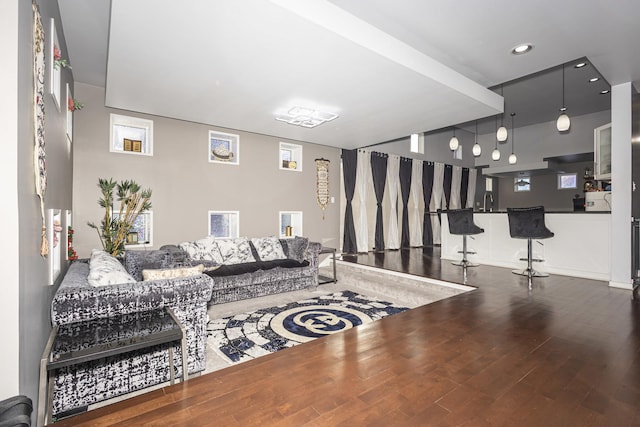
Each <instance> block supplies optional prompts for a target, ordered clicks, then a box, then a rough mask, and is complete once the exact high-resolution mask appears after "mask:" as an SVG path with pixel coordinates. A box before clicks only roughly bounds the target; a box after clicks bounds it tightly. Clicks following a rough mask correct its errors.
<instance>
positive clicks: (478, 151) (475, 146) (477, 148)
mask: <svg viewBox="0 0 640 427" xmlns="http://www.w3.org/2000/svg"><path fill="white" fill-rule="evenodd" d="M471 151H472V152H473V156H474V157H478V156H479V155H480V154H482V147H480V144H478V121H477V120H476V143H475V144H473V148H472V149H471Z"/></svg>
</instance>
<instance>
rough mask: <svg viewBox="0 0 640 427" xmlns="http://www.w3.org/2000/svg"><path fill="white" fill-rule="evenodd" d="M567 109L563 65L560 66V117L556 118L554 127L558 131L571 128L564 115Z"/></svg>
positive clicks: (569, 121)
mask: <svg viewBox="0 0 640 427" xmlns="http://www.w3.org/2000/svg"><path fill="white" fill-rule="evenodd" d="M566 111H567V107H566V106H565V104H564V64H562V107H561V108H560V112H561V114H560V116H558V120H557V121H556V127H557V128H558V131H560V132H565V131H568V130H569V128H570V127H571V120H570V119H569V116H568V115H567V113H566Z"/></svg>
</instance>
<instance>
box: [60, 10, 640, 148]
mask: <svg viewBox="0 0 640 427" xmlns="http://www.w3.org/2000/svg"><path fill="white" fill-rule="evenodd" d="M58 3H59V6H60V13H61V16H62V23H63V26H64V33H65V38H66V43H67V48H68V50H69V52H68V55H69V59H70V62H71V63H72V65H73V73H74V78H75V81H76V82H82V83H88V84H92V85H97V86H105V87H106V100H105V105H107V106H109V107H114V108H120V109H125V110H131V111H138V112H143V113H148V114H153V115H159V116H166V117H173V118H178V119H183V120H189V121H194V122H200V123H206V124H210V125H214V126H221V127H227V128H231V129H239V130H246V131H251V132H257V133H261V134H266V135H273V136H277V137H281V138H290V139H295V140H300V141H307V142H314V143H320V144H325V145H330V146H336V147H343V148H355V147H359V146H365V145H371V144H375V143H379V142H383V141H388V140H392V139H396V138H402V137H405V136H407V135H409V134H411V133H415V132H425V131H432V130H435V129H440V128H443V127H447V126H452V125H457V124H461V123H464V122H469V121H471V120H474V119H479V118H482V117H487V116H492V115H494V114H496V113H499V112H501V111H502V108H503V104H502V98H501V97H500V96H497V95H496V94H495V93H494V92H492V91H490V90H487V89H485V88H489V87H492V86H496V85H499V84H501V83H504V82H512V81H514V80H517V81H516V82H513V84H506V85H504V95H505V99H506V111H505V112H506V113H508V112H509V110H510V109H511V110H513V109H515V108H517V109H518V110H519V111H518V123H519V125H523V124H526V123H535V122H539V121H545V120H553V117H554V116H556V115H557V109H558V107H559V106H560V104H561V89H560V88H561V79H562V77H561V68H558V65H559V64H562V63H566V62H570V61H574V60H576V59H578V58H582V57H586V58H588V60H589V62H590V67H588V68H587V69H584V70H582V71H580V73H582V74H578V71H579V70H574V69H573V68H571V67H567V69H566V72H567V90H566V94H567V95H566V98H567V107H568V108H569V112H570V113H573V114H583V113H585V112H593V111H600V110H602V109H606V108H608V101H609V100H608V96H605V97H604V98H603V96H602V95H597V96H596V94H597V92H598V91H599V89H600V88H601V86H600V85H602V87H607V86H608V85H607V82H608V83H609V84H612V85H616V84H619V83H624V82H629V81H631V82H634V84H636V85H637V83H638V82H640V55H637V54H635V53H633V52H635V50H634V49H635V48H634V46H633V45H634V43H635V41H636V40H638V39H640V25H638V22H636V21H637V20H638V19H639V18H640V2H638V1H637V0H616V1H607V2H605V1H590V2H583V1H580V0H568V1H563V2H558V1H557V0H553V1H552V0H536V1H535V2H528V3H526V4H523V2H513V1H507V0H493V1H491V2H478V1H473V0H458V1H456V2H441V1H433V0H428V1H427V0H403V1H402V2H390V1H388V0H387V1H385V0H368V1H366V2H365V1H348V0H332V1H326V0H271V1H266V0H234V1H222V0H183V1H180V2H178V1H171V0H136V1H128V0H112V1H109V0H58ZM522 42H529V43H533V44H534V45H535V48H534V49H533V51H532V52H531V53H529V54H526V55H521V56H514V55H511V54H510V53H509V52H510V50H511V48H512V47H514V46H515V45H517V44H519V43H522ZM594 67H595V69H594ZM542 70H548V71H545V72H544V73H538V72H540V71H542ZM570 71H571V72H572V73H573V74H571V75H570V73H569V72H570ZM598 71H599V72H600V74H601V75H602V76H603V77H604V80H602V81H601V82H598V83H597V84H592V85H590V86H589V85H584V84H583V83H584V82H583V80H581V79H582V78H583V76H585V75H589V76H591V75H597V74H598ZM532 73H538V74H537V75H536V76H535V78H532V77H527V78H525V79H522V77H524V76H529V75H531V74H532ZM573 77H575V79H574V78H573ZM536 79H537V80H536ZM605 80H606V81H605ZM574 81H575V82H576V83H572V82H574ZM536 82H537V83H536ZM579 83H580V84H579ZM592 89H593V90H592ZM591 93H593V94H594V95H591ZM605 98H607V99H606V100H605V101H606V102H604V101H603V99H605ZM294 105H302V106H309V107H314V108H322V109H324V110H326V111H331V112H335V113H337V114H339V115H340V117H339V118H338V119H336V120H334V121H332V122H329V123H326V124H323V125H321V126H318V127H316V128H313V129H307V128H301V127H297V126H292V125H288V124H286V123H282V122H278V121H276V120H274V118H273V114H274V113H275V112H276V111H278V110H279V109H282V108H284V109H287V108H289V107H292V106H294ZM547 116H549V117H550V118H549V119H547V118H546V117H547ZM483 123H485V124H486V126H489V124H490V123H493V119H490V120H485V121H483ZM481 132H482V131H481Z"/></svg>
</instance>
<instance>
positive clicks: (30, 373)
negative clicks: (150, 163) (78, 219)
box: [0, 0, 73, 413]
mask: <svg viewBox="0 0 640 427" xmlns="http://www.w3.org/2000/svg"><path fill="white" fill-rule="evenodd" d="M9 2H10V3H11V5H7V7H6V9H5V8H4V6H3V17H2V20H7V21H8V25H7V26H9V27H11V28H16V29H17V31H16V32H15V33H14V34H13V35H12V36H10V37H8V38H5V37H2V42H0V45H3V43H4V42H6V43H9V44H10V46H8V48H9V49H7V50H5V49H3V52H15V53H16V55H12V54H9V55H7V56H6V57H5V63H4V64H3V67H7V68H8V69H13V70H14V71H16V70H17V73H16V74H15V76H14V77H9V78H8V79H5V78H4V77H7V76H8V75H6V74H2V77H3V78H2V79H1V81H2V82H3V83H5V84H7V85H8V87H9V88H10V89H9V90H8V91H7V92H8V93H10V94H15V95H17V97H15V98H13V97H9V98H8V99H7V100H6V101H7V106H5V107H4V108H10V109H12V110H13V115H12V116H5V115H4V114H2V116H3V119H2V126H0V128H2V129H3V131H2V132H3V135H5V136H6V138H4V137H3V143H4V144H6V145H7V146H10V147H14V149H13V150H11V149H9V151H8V153H11V152H13V153H14V155H13V156H9V157H8V158H3V162H5V163H10V164H11V166H10V167H9V168H7V169H6V170H13V176H12V177H11V179H9V180H7V181H3V187H4V188H3V195H4V194H10V196H9V197H7V198H4V197H3V203H5V205H4V206H3V210H4V211H5V212H14V213H17V214H18V221H17V227H16V229H15V230H12V233H10V235H11V236H16V238H13V239H9V240H7V241H4V243H3V245H7V246H5V247H4V248H3V250H9V251H13V252H14V253H17V255H18V256H17V260H18V261H17V263H15V262H12V259H13V258H8V259H5V258H3V263H5V262H9V263H10V264H9V265H6V264H3V271H4V270H5V268H7V269H8V270H10V271H13V272H15V271H17V275H14V274H9V275H7V277H6V278H7V280H6V281H5V283H4V286H5V287H6V288H8V289H10V290H13V289H17V290H18V295H19V298H18V301H17V302H16V301H15V300H5V298H3V301H2V305H3V306H2V307H1V309H2V311H3V312H5V311H6V310H7V309H8V310H13V309H15V307H9V308H7V307H6V305H7V304H10V305H15V304H16V303H17V304H18V306H19V307H18V312H19V316H18V319H14V320H13V321H12V322H6V321H3V322H2V337H3V344H4V345H5V346H6V347H10V346H12V345H13V342H12V341H11V339H9V337H12V336H19V361H18V363H15V361H13V362H14V363H10V364H2V368H1V369H2V373H3V378H7V379H9V381H6V382H5V381H3V382H2V386H0V390H2V392H1V393H0V394H1V395H2V396H3V397H7V396H8V395H11V394H17V393H22V394H25V395H27V396H29V397H30V398H31V399H32V400H33V402H34V405H35V404H37V390H38V387H37V386H38V379H39V362H40V357H41V355H42V352H43V349H44V346H45V343H46V340H47V337H48V335H49V332H50V329H51V328H50V317H49V307H50V301H51V296H52V294H53V292H54V291H55V286H51V287H50V286H48V285H47V283H48V270H47V261H48V260H47V259H46V258H42V257H41V256H40V231H41V217H40V207H39V202H38V198H37V196H36V194H35V181H34V161H33V158H34V155H33V153H34V148H33V147H34V131H33V101H32V100H33V79H32V67H33V66H32V11H31V2H26V1H22V0H9ZM39 3H41V4H40V12H41V16H42V21H43V24H44V28H45V36H46V40H48V36H49V34H50V32H49V27H50V25H49V19H50V18H51V17H53V18H55V19H56V23H57V26H56V27H57V33H58V40H59V43H60V45H61V50H62V52H63V54H65V52H66V44H65V41H64V34H63V32H62V26H61V25H60V22H61V21H60V16H59V12H58V5H57V2H55V1H48V2H44V1H40V2H39ZM5 12H7V13H6V14H5ZM15 12H17V13H15ZM3 22H4V21H3ZM4 23H7V22H4ZM7 26H4V25H3V28H7ZM16 36H17V39H16V38H15V37H16ZM16 41H17V42H16ZM3 47H4V46H3ZM46 77H47V80H46V82H47V84H46V94H45V111H46V123H45V137H46V150H47V170H48V191H47V194H46V205H45V207H46V208H59V209H70V208H71V179H72V162H71V157H72V155H71V152H70V149H69V146H68V144H67V141H66V120H65V118H66V109H65V108H64V107H63V108H62V111H60V112H59V111H58V110H57V108H56V107H55V105H54V103H53V100H52V98H51V96H50V95H49V85H48V81H49V80H48V75H47V76H46ZM66 82H70V83H71V84H73V81H72V77H71V73H70V72H68V71H67V70H64V71H63V73H62V88H63V90H62V92H63V93H64V87H65V83H66ZM65 96H66V95H65ZM16 112H17V114H16ZM8 117H11V118H9V119H7V118H8ZM9 129H12V130H13V131H11V133H7V134H5V133H4V132H5V130H7V131H8V130H9ZM3 169H5V168H3ZM8 186H10V188H7V187H8ZM4 225H5V227H12V228H13V226H15V225H16V224H15V223H13V224H4ZM65 268H66V266H63V270H64V269H65ZM16 277H17V281H16V280H15V279H16ZM9 294H11V292H9ZM5 337H7V339H5ZM5 351H7V348H5ZM8 351H13V350H8ZM16 373H17V376H18V377H19V381H18V383H19V385H18V389H17V390H16V387H15V384H14V383H13V382H12V378H14V377H15V376H16ZM5 374H6V375H5ZM35 410H36V409H35V408H34V413H35Z"/></svg>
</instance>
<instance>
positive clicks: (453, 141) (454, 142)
mask: <svg viewBox="0 0 640 427" xmlns="http://www.w3.org/2000/svg"><path fill="white" fill-rule="evenodd" d="M459 146H460V141H458V138H456V128H453V136H452V137H451V139H450V140H449V149H450V150H451V151H456V150H457V149H458V147H459Z"/></svg>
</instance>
